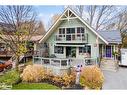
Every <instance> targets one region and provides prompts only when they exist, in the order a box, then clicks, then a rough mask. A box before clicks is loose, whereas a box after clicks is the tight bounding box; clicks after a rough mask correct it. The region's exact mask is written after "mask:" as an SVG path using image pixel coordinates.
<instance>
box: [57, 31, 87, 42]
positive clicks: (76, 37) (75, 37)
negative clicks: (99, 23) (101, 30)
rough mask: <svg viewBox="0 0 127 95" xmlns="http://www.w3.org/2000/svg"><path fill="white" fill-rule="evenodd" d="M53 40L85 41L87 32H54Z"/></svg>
mask: <svg viewBox="0 0 127 95" xmlns="http://www.w3.org/2000/svg"><path fill="white" fill-rule="evenodd" d="M55 41H57V42H59V41H60V42H61V41H63V42H70V41H77V42H79V41H81V42H84V41H85V42H87V34H86V33H85V34H83V33H80V34H56V35H55Z"/></svg>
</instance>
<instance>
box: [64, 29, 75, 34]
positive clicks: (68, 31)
mask: <svg viewBox="0 0 127 95" xmlns="http://www.w3.org/2000/svg"><path fill="white" fill-rule="evenodd" d="M66 30H67V34H73V33H75V28H66Z"/></svg>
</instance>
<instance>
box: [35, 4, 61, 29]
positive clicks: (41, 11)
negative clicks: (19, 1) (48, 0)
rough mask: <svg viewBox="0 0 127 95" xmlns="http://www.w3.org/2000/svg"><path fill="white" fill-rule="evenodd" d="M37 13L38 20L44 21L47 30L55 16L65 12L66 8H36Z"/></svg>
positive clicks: (46, 6) (44, 6)
mask: <svg viewBox="0 0 127 95" xmlns="http://www.w3.org/2000/svg"><path fill="white" fill-rule="evenodd" d="M34 9H35V11H36V12H37V16H38V19H40V20H41V21H43V23H44V25H45V28H47V25H48V23H49V21H50V19H51V17H52V16H53V15H54V14H60V13H62V12H63V11H64V6H60V5H59V6H51V5H50V6H48V5H43V6H34Z"/></svg>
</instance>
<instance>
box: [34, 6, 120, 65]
mask: <svg viewBox="0 0 127 95" xmlns="http://www.w3.org/2000/svg"><path fill="white" fill-rule="evenodd" d="M121 42H122V41H121V34H120V32H119V31H117V30H112V31H96V30H95V29H93V28H92V27H91V26H90V25H89V24H88V23H87V22H86V21H85V20H84V19H83V18H81V17H80V16H79V15H78V14H77V13H76V12H75V11H73V10H72V9H71V8H67V9H65V11H64V12H63V13H62V14H61V16H60V17H59V18H58V19H57V20H56V22H55V23H54V24H53V25H52V26H51V27H50V28H49V30H48V31H47V33H46V34H45V36H44V37H43V38H42V39H41V40H40V41H39V43H40V44H41V45H44V44H46V46H47V47H46V48H48V49H49V52H48V53H49V57H47V58H45V57H44V56H43V55H42V56H37V57H36V58H42V59H40V60H41V62H42V61H43V60H48V59H49V63H50V64H52V63H53V62H52V60H57V61H58V60H59V62H60V63H61V65H62V64H64V61H65V60H66V59H67V60H68V59H71V60H79V59H83V60H85V59H91V60H92V59H94V60H96V62H97V61H98V59H101V58H105V59H112V60H114V55H113V53H114V52H118V51H119V49H118V46H119V44H121ZM43 48H44V47H43ZM38 50H40V52H41V48H39V49H38ZM51 55H54V56H55V57H56V58H50V56H51ZM34 61H35V60H34ZM66 62H67V61H66ZM69 62H70V61H68V62H67V64H69V65H71V63H69ZM74 62H77V63H80V62H81V61H74ZM44 64H45V63H44ZM61 65H60V66H61Z"/></svg>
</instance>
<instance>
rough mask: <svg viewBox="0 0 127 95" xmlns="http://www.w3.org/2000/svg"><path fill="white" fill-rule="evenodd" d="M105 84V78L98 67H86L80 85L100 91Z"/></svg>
mask: <svg viewBox="0 0 127 95" xmlns="http://www.w3.org/2000/svg"><path fill="white" fill-rule="evenodd" d="M103 82H104V76H103V73H102V72H101V70H100V69H99V68H98V67H97V66H90V67H85V68H83V70H82V73H81V77H80V84H81V85H82V86H86V87H88V88H90V89H100V88H101V87H102V84H103Z"/></svg>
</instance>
